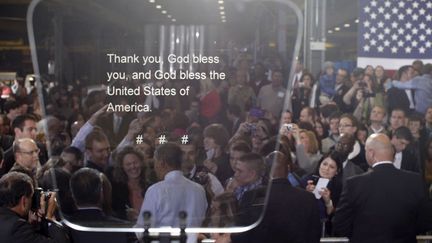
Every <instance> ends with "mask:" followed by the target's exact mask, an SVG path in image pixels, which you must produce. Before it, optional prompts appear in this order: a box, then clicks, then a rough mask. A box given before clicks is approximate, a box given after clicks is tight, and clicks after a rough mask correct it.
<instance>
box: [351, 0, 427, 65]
mask: <svg viewBox="0 0 432 243" xmlns="http://www.w3.org/2000/svg"><path fill="white" fill-rule="evenodd" d="M359 12H360V13H359V26H358V49H357V54H358V59H357V65H358V66H359V67H365V66H366V65H372V66H376V65H382V66H383V67H384V68H385V69H391V70H395V69H398V68H399V67H400V66H403V65H407V64H411V63H412V62H413V61H414V60H416V59H420V60H423V62H432V0H360V7H359Z"/></svg>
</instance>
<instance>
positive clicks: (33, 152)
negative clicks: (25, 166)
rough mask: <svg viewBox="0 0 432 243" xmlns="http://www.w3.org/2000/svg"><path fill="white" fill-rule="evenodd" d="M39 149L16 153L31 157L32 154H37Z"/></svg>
mask: <svg viewBox="0 0 432 243" xmlns="http://www.w3.org/2000/svg"><path fill="white" fill-rule="evenodd" d="M39 152H40V149H35V150H33V151H18V153H22V154H27V155H33V154H39Z"/></svg>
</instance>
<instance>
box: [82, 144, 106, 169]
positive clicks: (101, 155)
mask: <svg viewBox="0 0 432 243" xmlns="http://www.w3.org/2000/svg"><path fill="white" fill-rule="evenodd" d="M87 151H88V152H89V159H90V161H92V162H93V163H96V164H98V165H103V166H105V165H107V164H108V158H109V155H110V144H109V142H108V141H106V140H103V141H96V140H94V141H93V143H92V146H91V148H89V149H88V150H87Z"/></svg>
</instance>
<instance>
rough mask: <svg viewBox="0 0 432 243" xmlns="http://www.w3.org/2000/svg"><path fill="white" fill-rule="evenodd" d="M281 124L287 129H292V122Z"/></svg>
mask: <svg viewBox="0 0 432 243" xmlns="http://www.w3.org/2000/svg"><path fill="white" fill-rule="evenodd" d="M283 126H284V127H285V128H286V129H287V131H292V130H293V124H291V123H289V124H283Z"/></svg>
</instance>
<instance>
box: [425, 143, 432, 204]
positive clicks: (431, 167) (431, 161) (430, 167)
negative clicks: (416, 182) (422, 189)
mask: <svg viewBox="0 0 432 243" xmlns="http://www.w3.org/2000/svg"><path fill="white" fill-rule="evenodd" d="M424 177H425V181H426V186H427V188H428V191H429V198H432V138H430V139H429V140H428V141H427V143H426V159H425V164H424Z"/></svg>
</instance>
